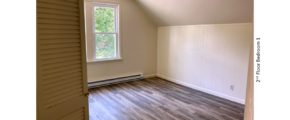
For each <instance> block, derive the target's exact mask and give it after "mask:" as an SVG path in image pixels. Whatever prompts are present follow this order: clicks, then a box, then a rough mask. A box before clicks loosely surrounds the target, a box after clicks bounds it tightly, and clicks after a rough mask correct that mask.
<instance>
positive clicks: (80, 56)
mask: <svg viewBox="0 0 290 120" xmlns="http://www.w3.org/2000/svg"><path fill="white" fill-rule="evenodd" d="M83 20H84V13H83V1H82V0H37V119H38V120H88V99H87V96H86V95H87V93H88V90H87V82H86V80H87V79H86V57H85V37H84V21H83ZM23 104H25V103H23Z"/></svg>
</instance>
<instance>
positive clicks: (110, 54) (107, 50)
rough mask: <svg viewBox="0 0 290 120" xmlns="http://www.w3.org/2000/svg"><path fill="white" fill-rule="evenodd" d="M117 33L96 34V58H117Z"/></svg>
mask: <svg viewBox="0 0 290 120" xmlns="http://www.w3.org/2000/svg"><path fill="white" fill-rule="evenodd" d="M116 53H117V49H116V34H96V59H103V58H115V57H116Z"/></svg>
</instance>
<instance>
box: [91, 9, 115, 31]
mask: <svg viewBox="0 0 290 120" xmlns="http://www.w3.org/2000/svg"><path fill="white" fill-rule="evenodd" d="M95 32H115V9H114V8H109V7H95Z"/></svg>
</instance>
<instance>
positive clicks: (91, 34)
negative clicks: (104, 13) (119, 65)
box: [86, 2, 122, 63]
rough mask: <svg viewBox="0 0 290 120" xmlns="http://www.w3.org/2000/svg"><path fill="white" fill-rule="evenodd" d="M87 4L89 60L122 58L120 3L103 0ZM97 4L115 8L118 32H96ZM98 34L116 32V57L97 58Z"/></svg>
mask: <svg viewBox="0 0 290 120" xmlns="http://www.w3.org/2000/svg"><path fill="white" fill-rule="evenodd" d="M86 4H87V5H86V29H87V34H86V36H87V45H86V46H87V62H88V63H94V62H105V61H115V60H122V57H121V50H120V5H119V4H117V3H103V2H88V3H86ZM95 6H100V7H110V8H114V9H115V30H116V32H111V33H110V32H105V33H96V32H95V23H94V21H95V17H94V8H95ZM88 15H89V16H88ZM90 26H91V27H90ZM96 34H116V57H114V58H103V59H96V53H95V47H96V46H95V45H96V44H95V37H96Z"/></svg>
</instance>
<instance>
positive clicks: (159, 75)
mask: <svg viewBox="0 0 290 120" xmlns="http://www.w3.org/2000/svg"><path fill="white" fill-rule="evenodd" d="M156 76H157V77H160V78H163V79H165V80H168V81H171V82H174V83H176V84H180V85H183V86H186V87H189V88H192V89H195V90H198V91H202V92H205V93H208V94H211V95H214V96H218V97H221V98H224V99H227V100H230V101H233V102H237V103H240V104H243V105H244V104H245V100H243V99H240V98H236V97H232V96H229V95H226V94H223V93H220V92H216V91H213V90H209V89H206V88H202V87H199V86H196V85H193V84H189V83H185V82H182V81H179V80H175V79H172V78H170V77H167V76H166V75H161V74H157V75H156Z"/></svg>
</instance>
